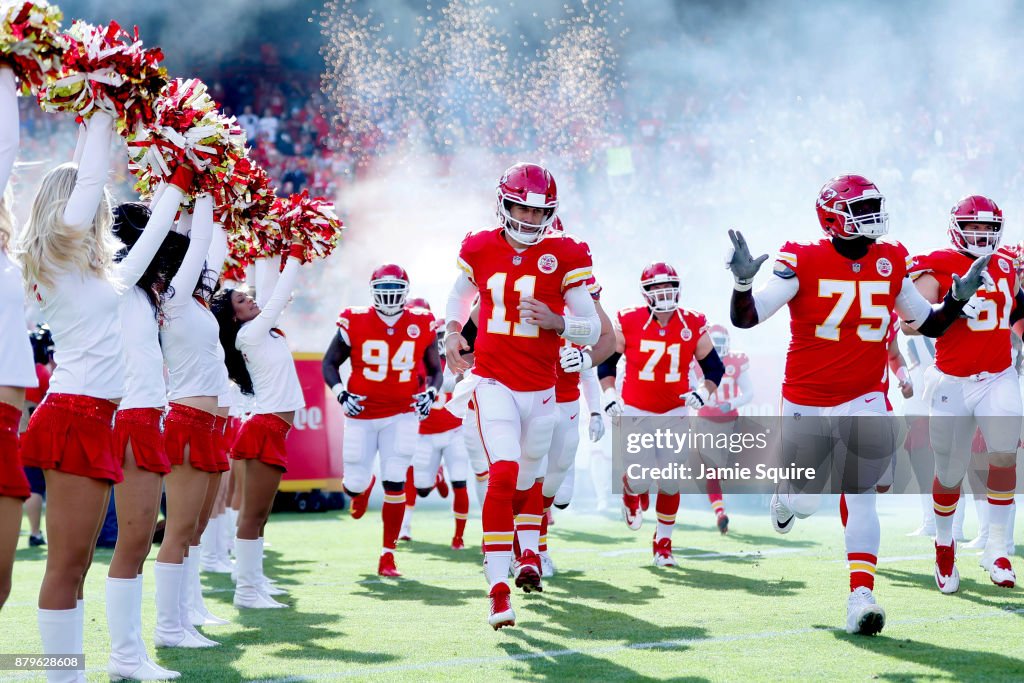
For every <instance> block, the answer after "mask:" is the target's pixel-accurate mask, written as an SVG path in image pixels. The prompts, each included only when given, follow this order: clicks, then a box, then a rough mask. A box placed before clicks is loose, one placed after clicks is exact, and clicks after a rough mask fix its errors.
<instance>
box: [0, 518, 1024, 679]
mask: <svg viewBox="0 0 1024 683" xmlns="http://www.w3.org/2000/svg"><path fill="white" fill-rule="evenodd" d="M730 514H731V517H732V519H733V522H732V527H733V533H731V534H730V535H729V536H727V537H722V536H720V535H719V534H718V532H717V530H715V529H714V528H713V525H712V521H711V520H712V517H711V514H710V512H708V511H706V510H701V511H694V510H691V509H688V510H683V511H681V513H680V519H681V520H683V524H681V526H680V527H679V528H678V529H677V531H676V534H675V548H676V558H677V560H679V561H680V566H679V567H677V568H675V569H660V570H657V569H655V568H654V567H652V566H650V550H649V549H650V535H651V533H652V531H651V529H652V526H651V525H650V520H648V522H647V523H645V527H644V528H643V529H642V530H641V531H640V532H637V533H633V532H630V531H629V530H628V529H626V528H625V525H624V524H622V523H621V521H620V520H618V519H616V518H613V517H612V516H611V515H609V516H607V517H605V516H598V515H583V514H572V513H563V514H561V515H560V517H559V519H558V521H557V524H556V525H555V526H553V527H552V529H551V533H550V537H551V543H552V556H553V557H554V559H555V561H556V563H557V564H558V569H559V574H558V576H556V577H554V578H553V579H550V580H547V581H546V588H545V591H544V593H543V594H540V595H538V594H531V595H524V594H523V593H521V592H519V593H515V594H514V607H515V609H516V614H517V617H518V625H517V627H516V628H514V629H506V630H503V631H500V632H494V631H492V630H491V628H490V627H489V626H488V625H487V623H486V616H487V600H486V594H485V584H484V580H483V576H482V573H481V567H480V560H481V556H480V554H479V547H478V543H477V542H474V541H475V538H474V537H475V536H476V532H472V533H469V534H467V540H469V541H470V542H471V543H472V546H471V547H470V548H467V549H466V550H465V551H461V552H456V551H452V550H450V549H449V547H448V543H449V540H450V538H451V519H450V515H449V513H447V512H445V511H443V510H441V509H438V508H436V507H435V508H433V509H422V508H421V509H418V510H417V517H416V519H415V523H414V533H415V538H416V540H414V541H413V542H411V543H406V544H402V545H401V546H400V548H399V554H398V565H399V568H400V569H401V570H402V571H403V572H404V573H405V577H404V578H402V579H388V580H382V579H379V578H378V577H377V576H376V573H375V571H376V561H377V554H378V544H379V539H380V516H379V513H377V512H375V511H374V510H371V511H370V513H368V514H367V516H366V517H364V518H363V519H362V520H359V521H353V520H352V519H350V518H349V517H348V516H347V513H330V514H322V515H312V514H310V515H276V516H275V517H274V518H273V520H272V522H271V524H270V526H269V527H268V534H267V536H268V539H269V540H270V542H271V543H272V547H271V548H270V549H269V550H268V565H267V570H268V574H270V575H271V576H274V577H276V578H277V579H278V582H279V585H281V586H283V587H285V588H287V589H289V590H290V591H291V595H290V596H289V597H286V598H285V600H286V601H287V602H288V603H290V604H291V605H292V609H289V610H267V611H249V612H245V613H243V614H239V613H238V611H236V610H235V609H234V608H233V607H232V605H231V598H232V592H231V582H230V578H229V577H228V576H226V575H215V576H211V575H204V579H203V580H204V585H205V587H206V597H207V604H208V605H209V607H210V608H211V610H212V611H213V612H214V613H216V614H218V615H220V616H224V617H228V618H230V619H232V620H233V622H234V623H233V624H232V625H230V626H225V627H220V628H210V629H205V632H206V634H207V635H208V636H211V637H213V638H214V639H216V640H219V641H221V643H222V645H221V647H219V648H215V649H211V650H200V651H188V650H161V651H160V652H159V654H158V657H157V659H158V661H159V662H160V663H161V664H163V665H165V666H167V667H170V668H173V669H177V670H180V671H182V672H183V673H184V678H183V680H190V681H192V680H194V681H235V680H275V681H301V680H330V679H336V678H354V679H357V680H378V681H395V680H410V681H420V680H445V681H480V680H489V679H490V680H494V679H497V680H525V681H543V680H565V679H600V680H686V681H725V680H871V679H880V680H886V681H917V680H985V681H993V680H1008V681H1011V680H1017V681H1019V680H1024V590H1022V589H1021V588H1019V587H1018V588H1017V589H1014V590H1005V589H1000V588H997V587H995V586H993V585H991V584H990V583H989V581H988V577H987V575H986V574H985V573H984V572H983V571H982V570H981V569H980V568H979V567H978V566H977V562H976V557H975V555H974V551H964V552H963V553H962V555H961V557H960V560H959V566H960V571H961V575H962V577H963V580H962V584H961V591H960V593H959V594H957V595H954V596H946V595H941V594H940V593H939V592H938V591H937V590H936V589H935V587H934V583H933V580H932V577H931V571H932V561H931V559H930V552H931V544H930V542H929V541H928V540H927V539H922V538H906V537H904V535H903V534H904V532H906V531H907V530H908V529H910V528H912V527H913V526H915V525H916V522H917V520H918V516H917V514H916V504H915V505H914V507H906V508H905V509H900V510H898V511H890V512H884V514H883V520H882V526H883V538H882V553H881V554H882V559H881V560H880V563H879V564H880V571H879V576H878V581H877V585H876V595H877V596H878V598H879V601H880V602H881V603H882V605H883V606H884V607H885V609H886V611H887V613H888V622H887V625H886V627H885V630H884V631H883V633H882V634H881V635H880V636H878V637H874V638H865V637H856V636H848V635H847V634H846V633H845V631H843V630H842V626H843V623H844V619H845V606H846V584H847V572H846V566H845V563H844V555H843V551H842V536H841V529H840V525H839V521H838V518H837V517H835V516H826V515H822V516H818V517H814V518H811V519H808V520H801V521H800V522H799V523H798V525H797V527H796V529H795V530H794V531H793V532H792V533H791V534H789V535H788V536H785V537H782V536H777V535H776V534H775V533H774V532H772V530H771V526H770V524H769V522H768V519H767V517H766V515H743V514H736V513H734V512H731V513H730ZM469 528H470V530H472V529H474V528H476V529H478V528H479V518H478V517H474V518H471V520H470V527H469ZM969 530H970V529H969ZM24 545H25V540H24V538H23V539H22V546H24ZM44 557H45V551H43V552H40V551H38V550H37V549H32V550H29V549H28V548H23V549H21V550H19V552H18V562H17V563H16V565H15V572H14V590H13V593H12V595H11V598H10V601H9V603H8V605H7V606H6V607H5V608H4V610H3V612H2V614H0V652H32V651H38V642H39V641H38V633H37V630H36V624H35V599H36V593H37V590H38V586H39V581H40V578H41V575H42V571H43V565H44V562H43V558H44ZM109 557H110V553H109V551H103V550H101V551H98V552H97V555H96V562H95V564H94V565H93V570H92V571H91V573H90V575H89V582H88V589H87V597H86V600H87V602H86V631H85V650H86V663H87V667H88V669H89V678H90V680H105V679H106V676H105V666H106V653H107V645H108V639H107V633H106V619H105V616H104V611H103V603H102V596H103V577H104V574H105V570H106V565H107V562H108V561H109ZM1022 568H1024V560H1022V561H1021V562H1020V563H1019V564H1018V571H1020V570H1021V569H1022ZM152 590H153V584H152V583H151V579H150V578H147V583H146V593H147V599H146V603H145V611H144V630H145V633H146V639H147V640H151V635H152V628H153V620H154V608H153V603H152ZM0 678H3V676H2V675H0ZM32 678H33V677H32V676H30V675H28V674H17V675H13V674H10V673H9V672H8V676H7V678H4V680H8V679H13V680H26V679H32ZM36 678H38V677H36Z"/></svg>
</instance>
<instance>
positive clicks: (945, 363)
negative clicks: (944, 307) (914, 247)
mask: <svg viewBox="0 0 1024 683" xmlns="http://www.w3.org/2000/svg"><path fill="white" fill-rule="evenodd" d="M973 262H974V258H973V257H971V256H967V255H966V254H964V253H962V252H960V251H957V250H956V249H952V248H948V249H939V250H938V251H933V252H931V253H930V254H924V255H921V256H915V257H914V262H913V265H911V267H910V277H912V278H914V279H917V278H918V277H920V276H922V275H924V274H926V273H927V274H928V275H931V276H932V277H934V278H935V279H936V280H937V281H938V283H939V298H940V299H941V298H942V297H944V296H946V292H948V291H949V288H950V287H951V286H952V285H953V273H956V274H957V275H960V274H962V273H966V272H967V269H968V268H970V267H971V264H972V263H973ZM988 274H989V275H991V276H992V282H993V283H995V287H994V288H990V287H988V286H983V287H982V288H981V289H979V290H978V297H979V299H980V300H981V302H980V305H979V307H978V315H977V317H975V318H972V319H967V318H959V319H957V320H956V321H955V322H954V323H953V324H952V325H950V327H949V329H948V330H946V333H945V334H943V335H942V336H941V337H939V338H938V339H936V340H935V365H936V367H938V369H939V370H940V371H942V372H943V373H945V374H947V375H954V376H956V377H968V376H970V375H975V374H977V373H979V372H992V373H996V372H1002V371H1003V370H1005V369H1006V368H1008V367H1010V363H1011V362H1012V357H1013V351H1012V348H1011V345H1010V311H1011V310H1012V309H1013V303H1014V293H1015V292H1016V291H1017V290H1016V279H1017V272H1016V268H1015V267H1014V261H1013V259H1012V258H1010V257H1009V256H1007V255H1005V254H1003V253H1001V252H996V253H995V254H993V255H992V259H991V260H990V261H989V264H988Z"/></svg>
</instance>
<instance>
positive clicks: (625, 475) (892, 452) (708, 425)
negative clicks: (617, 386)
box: [612, 414, 1024, 499]
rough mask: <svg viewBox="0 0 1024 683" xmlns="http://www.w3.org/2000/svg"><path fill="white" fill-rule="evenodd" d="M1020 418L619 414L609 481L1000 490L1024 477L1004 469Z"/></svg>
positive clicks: (748, 489) (828, 489)
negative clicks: (719, 417)
mask: <svg viewBox="0 0 1024 683" xmlns="http://www.w3.org/2000/svg"><path fill="white" fill-rule="evenodd" d="M1020 436H1021V418H1019V417H987V418H986V417H981V418H963V417H933V418H929V417H921V416H905V417H904V416H885V415H870V416H842V417H835V416H831V417H821V416H818V415H814V416H807V415H800V414H796V415H792V416H786V417H778V416H773V417H739V418H735V419H730V420H727V421H722V420H715V419H713V418H711V419H709V418H701V417H667V416H640V417H630V416H622V417H621V418H618V419H616V420H614V421H613V429H612V445H613V469H612V478H613V482H612V486H613V490H614V491H615V492H616V493H621V491H622V486H623V482H624V481H626V482H628V484H629V487H630V490H631V491H634V492H643V491H648V490H657V489H659V488H660V489H662V490H667V491H672V490H673V489H675V488H676V487H678V489H679V491H680V492H682V493H703V492H704V491H705V487H706V486H707V482H708V481H709V480H712V479H717V480H718V481H719V483H720V485H721V487H722V491H723V492H724V493H731V494H743V493H753V494H764V493H773V492H775V491H776V490H785V491H789V492H793V493H807V494H819V493H862V492H865V491H869V490H875V491H878V492H891V493H925V494H930V493H932V489H933V482H934V481H935V479H936V477H938V479H939V480H940V481H941V482H942V484H943V485H944V486H946V487H955V486H957V485H958V484H959V483H960V482H961V481H962V482H964V484H965V486H966V487H967V488H969V489H970V490H972V491H975V492H984V491H988V493H989V496H990V498H991V497H992V495H996V496H998V495H1000V494H1004V495H1006V497H1007V499H1012V493H1013V491H1014V490H1015V489H1017V490H1022V491H1024V482H1021V483H1020V484H1018V483H1017V480H1016V479H1015V478H1012V477H1010V478H1008V477H1007V476H1004V474H1006V473H1008V472H1010V468H1011V466H1013V464H1014V463H1015V462H1016V457H1017V456H1016V454H1017V450H1018V447H1019V446H1020Z"/></svg>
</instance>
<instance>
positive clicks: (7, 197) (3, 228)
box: [0, 183, 14, 252]
mask: <svg viewBox="0 0 1024 683" xmlns="http://www.w3.org/2000/svg"><path fill="white" fill-rule="evenodd" d="M13 204H14V191H13V190H12V189H11V184H10V183H7V187H6V188H5V189H4V193H3V194H2V195H0V252H3V251H7V247H8V245H10V243H11V237H13V236H14V212H12V211H11V206H12V205H13Z"/></svg>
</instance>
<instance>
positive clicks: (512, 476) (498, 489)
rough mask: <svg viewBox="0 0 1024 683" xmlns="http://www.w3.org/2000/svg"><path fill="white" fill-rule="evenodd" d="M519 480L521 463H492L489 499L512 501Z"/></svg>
mask: <svg viewBox="0 0 1024 683" xmlns="http://www.w3.org/2000/svg"><path fill="white" fill-rule="evenodd" d="M518 478H519V463H517V462H512V461H511V460H499V461H497V462H494V463H491V471H490V481H489V482H488V485H487V496H488V498H496V499H502V498H504V499H507V500H508V501H509V502H511V501H512V496H514V495H515V491H516V479H518Z"/></svg>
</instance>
